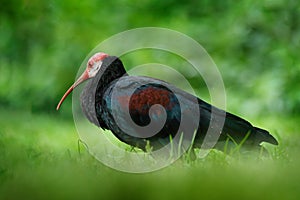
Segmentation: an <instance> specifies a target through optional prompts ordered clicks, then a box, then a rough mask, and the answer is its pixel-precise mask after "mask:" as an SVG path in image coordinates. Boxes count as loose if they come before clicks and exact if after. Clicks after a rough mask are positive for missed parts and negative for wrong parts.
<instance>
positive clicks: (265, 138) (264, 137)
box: [253, 127, 278, 145]
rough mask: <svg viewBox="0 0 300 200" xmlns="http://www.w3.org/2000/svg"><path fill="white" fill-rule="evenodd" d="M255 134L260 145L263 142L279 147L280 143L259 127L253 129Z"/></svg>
mask: <svg viewBox="0 0 300 200" xmlns="http://www.w3.org/2000/svg"><path fill="white" fill-rule="evenodd" d="M253 128H254V133H255V140H256V142H257V143H258V144H260V143H261V142H269V143H271V144H274V145H278V141H277V140H276V139H275V138H274V137H273V136H272V135H271V134H270V133H269V132H268V131H266V130H263V129H261V128H258V127H253Z"/></svg>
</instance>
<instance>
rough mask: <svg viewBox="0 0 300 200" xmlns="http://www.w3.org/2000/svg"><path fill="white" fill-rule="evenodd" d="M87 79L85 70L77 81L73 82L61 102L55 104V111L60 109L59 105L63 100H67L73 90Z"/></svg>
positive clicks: (87, 75)
mask: <svg viewBox="0 0 300 200" xmlns="http://www.w3.org/2000/svg"><path fill="white" fill-rule="evenodd" d="M89 78H90V77H89V74H88V72H87V70H85V71H84V72H83V74H82V75H81V76H80V77H79V78H78V79H77V81H75V83H74V84H73V85H72V86H71V87H70V88H69V89H68V90H67V91H66V93H65V94H64V96H63V97H62V98H61V100H60V101H59V103H58V104H57V106H56V110H58V109H59V108H60V106H61V104H62V103H63V102H64V100H65V99H66V98H67V96H68V95H69V94H70V93H71V92H72V91H73V90H74V88H76V87H77V86H78V85H79V84H80V83H82V82H84V81H85V80H87V79H89Z"/></svg>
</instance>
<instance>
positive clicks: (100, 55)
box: [87, 52, 108, 68]
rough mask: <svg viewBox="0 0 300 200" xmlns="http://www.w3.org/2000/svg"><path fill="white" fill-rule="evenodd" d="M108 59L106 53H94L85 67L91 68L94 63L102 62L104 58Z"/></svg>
mask: <svg viewBox="0 0 300 200" xmlns="http://www.w3.org/2000/svg"><path fill="white" fill-rule="evenodd" d="M106 57H108V54H106V53H102V52H99V53H96V54H94V55H93V56H92V57H91V58H90V59H89V60H88V62H87V67H89V68H90V67H92V66H93V65H94V64H95V63H96V62H99V61H102V60H104V58H106Z"/></svg>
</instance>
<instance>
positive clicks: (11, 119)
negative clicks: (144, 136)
mask: <svg viewBox="0 0 300 200" xmlns="http://www.w3.org/2000/svg"><path fill="white" fill-rule="evenodd" d="M0 3H1V4H0V5H1V6H0V50H1V54H0V111H1V112H0V197H1V196H3V197H4V199H9V198H20V197H38V198H45V197H47V196H48V193H51V195H53V197H56V198H93V197H107V198H108V197H113V198H120V197H121V198H122V197H123V198H125V197H132V198H134V197H138V198H144V199H153V198H158V197H160V198H167V197H173V198H176V197H178V198H185V197H189V198H195V199H196V198H197V199H199V198H201V197H202V198H204V199H206V198H209V197H211V198H215V199H219V198H226V197H230V198H235V197H236V198H245V199H247V198H249V199H250V198H259V197H262V195H265V196H268V197H270V198H275V197H277V198H281V199H282V198H284V199H299V196H300V194H299V192H298V191H297V187H296V185H297V184H298V183H299V181H300V176H299V175H300V174H299V172H298V170H297V169H298V168H299V167H300V163H299V161H298V157H297V154H298V152H299V150H300V148H299V147H298V143H299V142H298V139H299V125H298V124H299V119H300V118H299V116H300V91H299V86H300V85H299V80H300V57H299V47H300V3H299V1H297V0H289V1H283V0H265V1H258V0H254V1H250V0H249V1H233V0H229V1H222V0H214V1H208V0H204V1H196V0H187V1H176V0H164V1H159V0H144V1H138V0H114V1H101V0H91V1H79V0H72V1H71V0H65V1H59V0H49V1H38V0H30V1H29V0H22V1H21V0H10V1H8V0H1V1H0ZM148 26H155V27H164V28H170V29H173V30H176V31H179V32H182V33H184V34H186V35H188V36H190V37H192V38H194V39H195V40H196V41H198V42H199V43H200V44H201V45H202V46H203V47H204V48H205V49H206V50H207V52H208V53H209V54H210V56H211V57H212V59H213V60H214V61H215V63H216V65H217V66H218V68H219V70H220V72H221V75H222V77H223V80H224V84H225V88H226V94H227V108H228V110H229V111H231V112H233V113H235V114H238V115H240V116H243V117H245V118H247V119H248V120H250V121H251V122H253V123H254V124H255V125H258V126H261V127H263V128H266V129H268V130H269V131H270V132H271V133H272V134H273V135H275V137H277V138H278V139H279V142H280V146H279V147H276V148H272V149H271V154H272V158H271V159H267V160H263V159H259V162H258V161H257V160H256V158H255V159H254V161H253V160H252V159H251V160H241V159H239V158H233V159H231V158H228V157H227V156H226V155H221V154H219V153H218V152H212V153H211V154H210V155H209V156H208V157H207V158H205V159H203V160H197V162H195V163H194V164H188V163H185V162H183V163H181V162H179V164H177V163H176V164H175V165H173V166H171V167H169V168H167V169H165V170H162V171H159V172H155V173H151V174H147V175H130V174H124V173H120V172H116V171H114V170H111V169H109V168H106V167H105V166H103V165H102V164H100V163H99V162H97V161H96V160H94V159H93V158H92V157H91V156H90V155H89V154H88V153H87V152H86V151H85V150H84V147H83V146H82V145H79V146H77V140H78V136H77V135H76V129H75V127H74V124H73V121H72V113H71V112H72V110H71V98H68V99H67V101H66V103H65V105H64V106H63V109H62V110H61V111H60V112H56V111H55V107H56V104H57V103H58V101H59V99H60V97H61V96H62V94H63V93H64V92H65V90H66V89H67V88H68V87H69V86H70V85H71V84H72V83H73V81H74V78H75V76H76V73H77V70H78V67H79V66H80V65H81V62H82V61H83V59H84V58H85V57H86V55H87V54H88V53H89V52H90V51H91V50H92V49H93V48H94V47H95V46H96V45H97V44H98V43H99V42H101V41H103V40H105V39H106V38H108V37H110V36H112V35H114V34H117V33H119V32H122V31H125V30H128V29H132V28H137V27H148ZM120 45H121V44H120ZM115 48H118V47H117V46H116V47H115ZM137 59H139V60H141V61H143V60H142V59H141V58H137ZM127 64H130V62H128V63H127ZM125 66H126V67H127V66H128V65H126V63H125ZM129 68H130V66H128V67H127V69H129ZM190 81H191V83H192V84H193V86H194V85H197V78H195V77H190ZM200 85H201V84H200ZM198 90H199V91H201V90H203V88H201V87H199V88H198ZM200 97H201V96H200ZM203 98H204V99H205V100H207V101H209V98H207V97H206V96H205V95H204V97H203ZM80 146H81V148H80V149H81V150H80V151H78V147H80ZM179 172H180V173H179ZM168 180H171V181H168ZM298 185H299V184H298ZM215 191H217V192H215ZM49 197H50V196H49Z"/></svg>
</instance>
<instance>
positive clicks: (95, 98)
mask: <svg viewBox="0 0 300 200" xmlns="http://www.w3.org/2000/svg"><path fill="white" fill-rule="evenodd" d="M126 75H127V74H126V71H125V68H124V66H123V63H122V62H121V60H120V59H119V58H117V57H115V56H108V57H107V58H105V59H104V60H103V63H102V65H101V68H100V70H99V71H98V73H97V74H96V76H95V77H94V78H93V79H92V80H90V81H89V82H88V83H87V84H86V86H85V88H84V89H83V91H82V93H81V107H82V110H83V112H84V114H85V116H86V117H87V118H88V120H89V121H90V122H92V123H94V124H95V125H97V126H100V127H102V128H107V127H106V125H105V123H104V122H103V121H102V120H100V116H101V114H102V112H103V109H102V99H103V95H104V92H105V90H106V89H107V87H108V86H109V85H110V84H111V83H112V82H113V81H114V80H116V79H118V78H121V77H122V76H126Z"/></svg>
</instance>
